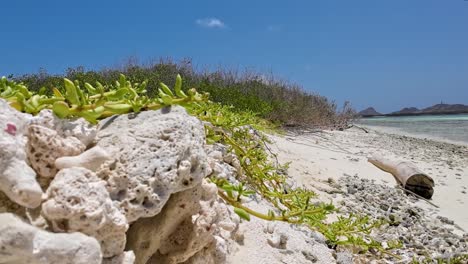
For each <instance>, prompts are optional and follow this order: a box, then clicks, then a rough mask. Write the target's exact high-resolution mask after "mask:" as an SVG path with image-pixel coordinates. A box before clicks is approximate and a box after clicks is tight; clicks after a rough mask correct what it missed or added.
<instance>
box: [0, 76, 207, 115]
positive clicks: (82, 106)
mask: <svg viewBox="0 0 468 264" xmlns="http://www.w3.org/2000/svg"><path fill="white" fill-rule="evenodd" d="M146 86H147V82H146V81H144V82H141V83H131V82H130V81H128V80H127V79H126V77H125V76H124V75H123V74H121V75H120V77H119V80H118V81H115V84H113V85H110V86H104V85H102V84H101V83H99V82H96V84H95V85H94V86H93V85H91V84H89V83H84V84H83V85H81V84H80V83H79V82H78V81H74V82H73V81H71V80H69V79H66V78H65V79H64V87H63V89H62V90H60V89H58V88H55V87H54V88H52V95H50V96H48V95H46V94H45V92H44V90H42V91H39V92H38V93H33V92H31V91H29V90H28V89H27V87H26V86H24V85H23V84H21V83H19V84H18V83H15V82H12V81H8V80H7V79H6V78H5V77H2V78H1V81H0V96H1V97H2V98H5V99H6V100H8V101H9V102H10V105H11V106H12V107H14V108H15V109H17V110H19V111H21V112H26V113H30V114H37V113H39V112H40V111H41V110H42V109H52V111H53V112H54V114H56V115H57V116H58V117H60V118H69V117H83V118H85V119H86V120H87V121H89V122H91V123H94V124H95V123H96V122H97V121H98V120H99V119H102V118H106V117H109V116H111V115H115V114H125V113H130V112H139V111H144V110H156V109H159V108H161V107H164V106H168V105H175V104H177V105H182V106H184V105H187V104H191V103H194V102H202V101H206V100H207V99H208V97H207V95H206V94H200V93H198V92H197V91H196V90H195V89H190V90H189V91H188V92H187V94H186V93H184V92H183V91H182V90H181V87H182V78H181V77H180V75H177V78H176V85H175V87H174V91H175V94H174V93H173V92H172V90H171V89H170V88H169V87H168V86H166V85H165V84H163V83H160V86H161V88H160V89H159V93H158V95H157V96H156V97H152V98H149V97H148V96H147V94H146V92H147V91H146Z"/></svg>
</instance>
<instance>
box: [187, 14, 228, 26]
mask: <svg viewBox="0 0 468 264" xmlns="http://www.w3.org/2000/svg"><path fill="white" fill-rule="evenodd" d="M195 22H196V23H197V25H199V26H202V27H207V28H225V27H226V25H225V24H224V22H223V21H221V20H219V19H217V18H214V17H211V18H202V19H197V20H196V21H195Z"/></svg>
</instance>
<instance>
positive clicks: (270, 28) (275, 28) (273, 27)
mask: <svg viewBox="0 0 468 264" xmlns="http://www.w3.org/2000/svg"><path fill="white" fill-rule="evenodd" d="M282 30H283V27H282V26H280V25H269V26H267V31H269V32H279V31H282Z"/></svg>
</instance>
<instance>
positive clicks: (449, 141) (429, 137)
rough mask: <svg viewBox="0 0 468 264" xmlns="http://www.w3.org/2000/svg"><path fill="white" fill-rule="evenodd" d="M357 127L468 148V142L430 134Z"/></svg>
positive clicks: (374, 126) (381, 127)
mask: <svg viewBox="0 0 468 264" xmlns="http://www.w3.org/2000/svg"><path fill="white" fill-rule="evenodd" d="M357 125H358V126H360V127H363V128H366V129H370V130H374V131H379V132H382V133H385V134H393V135H398V136H406V137H412V138H417V139H427V140H432V141H437V142H440V143H447V144H452V145H461V146H466V147H468V142H465V141H459V140H452V139H446V138H442V137H437V136H434V135H428V134H417V133H411V132H406V131H403V130H401V129H398V128H391V127H386V126H377V125H367V124H357Z"/></svg>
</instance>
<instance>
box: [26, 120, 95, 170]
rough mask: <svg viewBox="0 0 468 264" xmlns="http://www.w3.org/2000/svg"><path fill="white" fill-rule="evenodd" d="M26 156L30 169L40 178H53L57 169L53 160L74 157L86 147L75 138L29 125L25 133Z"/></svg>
mask: <svg viewBox="0 0 468 264" xmlns="http://www.w3.org/2000/svg"><path fill="white" fill-rule="evenodd" d="M27 136H28V143H27V155H28V159H29V162H30V163H31V166H32V168H33V169H34V170H35V171H36V172H37V173H38V174H39V175H40V176H42V177H46V178H51V177H54V176H55V174H56V173H57V171H58V169H57V168H56V167H55V160H56V159H57V158H59V157H63V156H75V155H78V154H80V153H81V152H83V151H84V150H85V148H86V146H85V145H84V144H83V143H81V141H80V140H79V139H77V138H75V137H66V138H65V137H62V136H60V135H59V134H58V133H57V131H55V130H53V129H50V128H47V127H45V126H39V125H30V126H29V128H28V131H27Z"/></svg>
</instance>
